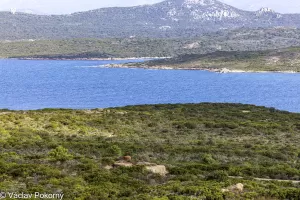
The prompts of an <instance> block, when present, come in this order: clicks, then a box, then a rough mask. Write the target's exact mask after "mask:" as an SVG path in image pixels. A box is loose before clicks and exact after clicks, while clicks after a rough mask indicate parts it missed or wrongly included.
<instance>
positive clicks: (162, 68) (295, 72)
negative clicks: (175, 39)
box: [103, 64, 300, 74]
mask: <svg viewBox="0 0 300 200" xmlns="http://www.w3.org/2000/svg"><path fill="white" fill-rule="evenodd" d="M103 67H107V68H132V69H149V70H199V71H208V72H213V73H220V74H227V73H283V74H298V73H300V72H297V71H254V70H249V71H245V70H239V69H228V68H208V67H206V68H205V67H201V68H198V67H187V68H176V67H170V66H163V65H162V66H148V65H140V66H138V65H128V64H108V65H103Z"/></svg>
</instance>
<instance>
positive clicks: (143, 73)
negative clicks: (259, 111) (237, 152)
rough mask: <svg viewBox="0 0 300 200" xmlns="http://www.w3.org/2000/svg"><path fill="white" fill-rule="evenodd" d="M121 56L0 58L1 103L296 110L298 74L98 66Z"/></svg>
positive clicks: (20, 106) (39, 106)
mask: <svg viewBox="0 0 300 200" xmlns="http://www.w3.org/2000/svg"><path fill="white" fill-rule="evenodd" d="M124 62H128V61H126V60H123V61H49V60H46V61H43V60H0V108H3V109H4V108H7V109H12V110H35V109H42V108H74V109H91V108H107V107H119V106H126V105H137V104H162V103H163V104H165V103H200V102H230V103H244V104H255V105H261V106H267V107H275V108H277V109H281V110H286V111H291V112H300V74H281V73H229V74H218V73H212V72H207V71H190V70H145V69H117V68H114V69H113V68H104V67H101V66H102V65H105V64H108V63H124Z"/></svg>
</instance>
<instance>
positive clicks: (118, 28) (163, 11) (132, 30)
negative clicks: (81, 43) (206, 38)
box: [0, 0, 300, 40]
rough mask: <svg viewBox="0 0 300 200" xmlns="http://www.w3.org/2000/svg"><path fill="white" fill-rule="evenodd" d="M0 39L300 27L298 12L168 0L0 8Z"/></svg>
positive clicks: (213, 1) (214, 1) (208, 0)
mask: <svg viewBox="0 0 300 200" xmlns="http://www.w3.org/2000/svg"><path fill="white" fill-rule="evenodd" d="M0 27H1V30H0V39H1V40H15V39H62V38H105V37H190V36H196V35H201V34H203V33H208V32H212V31H218V30H224V29H236V28H241V27H245V28H259V27H289V28H290V27H295V28H300V14H280V13H277V12H275V11H273V10H271V9H269V8H262V9H260V10H258V11H256V12H250V11H244V10H240V9H237V8H234V7H232V6H229V5H227V4H224V3H221V2H219V1H217V0H166V1H163V2H161V3H157V4H153V5H144V6H135V7H123V8H119V7H114V8H101V9H97V10H92V11H87V12H79V13H73V14H70V15H47V16H45V15H33V14H26V13H18V12H17V13H14V14H13V13H11V12H0Z"/></svg>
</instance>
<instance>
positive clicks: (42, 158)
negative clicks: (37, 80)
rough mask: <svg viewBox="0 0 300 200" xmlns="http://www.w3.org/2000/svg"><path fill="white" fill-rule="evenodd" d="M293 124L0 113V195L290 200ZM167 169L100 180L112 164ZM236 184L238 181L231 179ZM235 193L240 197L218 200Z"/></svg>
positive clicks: (235, 117) (251, 111)
mask: <svg viewBox="0 0 300 200" xmlns="http://www.w3.org/2000/svg"><path fill="white" fill-rule="evenodd" d="M299 120H300V114H293V113H288V112H281V111H277V110H275V109H269V108H264V107H255V106H250V105H239V104H189V105H149V106H133V107H124V108H114V109H104V110H92V111H80V110H78V111H76V110H41V111H26V112H24V111H18V112H17V111H15V112H13V111H7V110H3V111H1V112H0V149H1V151H0V188H1V189H2V190H6V191H23V192H33V191H40V192H61V191H62V192H64V193H65V198H64V199H70V200H71V199H72V200H73V199H190V198H191V197H194V198H195V199H225V198H226V199H238V198H241V199H246V198H249V199H297V198H298V197H299V196H300V185H299V184H293V183H285V182H281V183H280V182H264V181H256V180H252V178H254V177H258V178H271V179H290V180H299V179H300V147H299V143H300V134H299V133H300V123H299ZM123 155H130V156H132V157H133V161H134V162H138V161H148V162H154V163H157V164H163V165H166V166H167V168H168V170H169V172H170V174H169V175H168V176H167V177H160V176H158V175H155V174H152V173H150V172H148V171H146V170H145V169H144V168H142V167H134V168H117V169H112V170H106V169H104V168H103V167H105V166H106V165H110V164H112V163H113V162H114V161H115V160H117V159H118V158H119V157H120V156H123ZM228 175H230V176H242V177H245V178H244V179H230V178H228ZM239 182H241V183H243V184H244V185H245V191H244V192H243V193H241V194H234V193H222V192H221V189H222V188H226V187H227V186H230V185H233V184H236V183H239Z"/></svg>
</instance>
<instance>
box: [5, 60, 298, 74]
mask: <svg viewBox="0 0 300 200" xmlns="http://www.w3.org/2000/svg"><path fill="white" fill-rule="evenodd" d="M168 58H171V57H124V58H47V57H45V58H35V57H23V58H1V59H15V60H61V61H72V60H74V61H76V60H78V61H120V60H128V61H131V60H159V59H168ZM131 64H132V63H131ZM99 67H105V68H128V69H129V68H131V69H149V70H199V71H208V72H213V73H220V74H227V73H283V74H298V73H300V72H299V71H265V70H262V71H256V70H247V71H246V70H241V69H228V68H226V67H223V68H210V67H186V68H177V67H171V66H167V65H159V66H149V65H129V64H128V63H127V64H107V65H102V66H99Z"/></svg>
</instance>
